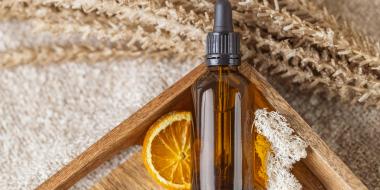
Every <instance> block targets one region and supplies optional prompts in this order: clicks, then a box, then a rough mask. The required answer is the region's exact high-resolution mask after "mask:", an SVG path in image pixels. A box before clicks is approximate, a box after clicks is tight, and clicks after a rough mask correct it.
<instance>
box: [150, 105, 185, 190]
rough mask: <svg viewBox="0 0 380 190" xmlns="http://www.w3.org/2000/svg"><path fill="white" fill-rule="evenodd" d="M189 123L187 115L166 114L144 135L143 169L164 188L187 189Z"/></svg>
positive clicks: (182, 113) (178, 113) (179, 113)
mask: <svg viewBox="0 0 380 190" xmlns="http://www.w3.org/2000/svg"><path fill="white" fill-rule="evenodd" d="M191 120H192V119H191V113H190V112H171V113H168V114H166V115H164V116H162V117H161V118H160V119H159V120H157V121H156V122H155V123H154V124H153V125H152V126H151V128H150V129H149V130H148V132H147V134H146V136H145V139H144V145H143V160H144V164H145V167H146V168H147V169H148V171H149V173H150V174H151V176H152V177H153V179H154V180H155V181H156V182H158V183H159V184H160V185H162V186H163V187H165V188H167V189H190V178H191V177H190V156H191V153H190V129H191V122H192V121H191Z"/></svg>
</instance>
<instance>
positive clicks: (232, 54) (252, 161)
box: [192, 0, 270, 190]
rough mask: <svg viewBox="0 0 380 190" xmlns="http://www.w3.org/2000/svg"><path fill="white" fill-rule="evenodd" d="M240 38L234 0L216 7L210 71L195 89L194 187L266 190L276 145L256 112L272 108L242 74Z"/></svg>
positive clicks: (210, 36) (197, 189)
mask: <svg viewBox="0 0 380 190" xmlns="http://www.w3.org/2000/svg"><path fill="white" fill-rule="evenodd" d="M239 40H240V39H239V34H238V33H235V32H233V27H232V11H231V6H230V4H229V2H228V0H218V1H217V2H216V6H215V23H214V31H213V32H210V33H209V34H208V36H207V66H208V67H207V72H206V73H205V74H204V75H203V76H202V77H200V78H199V79H198V80H197V81H196V83H195V84H194V85H193V87H192V94H193V99H194V106H195V122H194V126H193V129H192V189H193V190H221V189H226V190H251V189H265V187H266V183H267V179H268V177H267V175H266V163H265V161H266V158H267V154H268V152H269V151H270V145H269V143H268V142H267V141H266V139H265V138H264V137H263V136H261V135H258V134H257V133H256V130H255V128H253V120H254V111H255V110H257V109H258V108H270V105H269V104H268V103H267V102H266V101H265V99H264V97H263V96H262V95H261V94H260V92H259V91H258V90H257V89H256V87H255V86H254V85H253V84H251V83H250V82H249V81H248V80H247V79H246V78H245V77H244V76H243V75H242V74H240V73H239V70H238V66H239V64H240V54H239V51H240V50H239Z"/></svg>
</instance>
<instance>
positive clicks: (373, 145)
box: [0, 0, 380, 190]
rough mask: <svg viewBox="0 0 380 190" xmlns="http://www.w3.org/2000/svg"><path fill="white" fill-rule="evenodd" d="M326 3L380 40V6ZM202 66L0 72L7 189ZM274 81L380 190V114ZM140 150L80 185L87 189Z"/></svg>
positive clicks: (130, 63) (128, 63) (38, 175)
mask: <svg viewBox="0 0 380 190" xmlns="http://www.w3.org/2000/svg"><path fill="white" fill-rule="evenodd" d="M325 4H326V5H327V6H328V9H329V10H330V12H332V13H333V14H335V15H340V16H343V17H347V18H349V19H350V20H352V21H353V22H354V24H355V25H356V26H357V27H358V28H361V29H363V30H364V32H366V33H367V34H368V35H371V36H372V37H374V38H377V39H379V40H380V30H379V29H380V25H379V24H378V23H377V22H378V21H379V19H378V18H380V12H379V11H378V10H380V1H378V0H377V1H373V0H334V1H333V0H331V1H327V2H325ZM1 27H3V29H4V27H6V26H0V29H2V28H1ZM7 29H8V30H9V27H8V28H7ZM0 31H1V30H0ZM16 31H17V30H15V32H16ZM1 35H4V34H3V33H1V32H0V38H1ZM0 48H1V40H0ZM195 65H196V63H182V64H179V63H157V62H155V63H151V62H149V61H145V62H140V61H138V60H125V61H122V62H119V63H96V64H91V65H89V64H82V63H68V64H60V65H54V64H51V65H47V66H32V65H25V66H19V67H16V68H11V69H0V189H9V190H12V189H15V190H16V189H17V190H18V189H33V188H35V187H36V186H37V185H38V184H40V183H41V182H43V181H44V180H45V179H47V178H48V177H49V176H50V175H52V174H54V173H55V172H56V171H57V170H58V169H59V168H61V167H62V166H63V165H64V164H67V163H68V162H69V161H70V160H72V159H73V158H74V157H75V156H77V155H78V154H80V153H81V152H82V151H84V150H85V149H86V148H88V146H90V145H91V144H92V143H94V142H96V140H97V139H99V138H100V137H101V136H103V135H104V134H105V133H106V132H107V131H109V130H111V129H112V128H113V127H114V126H115V125H117V124H118V123H119V122H121V121H122V120H123V119H125V118H127V117H128V116H129V115H131V114H132V113H133V112H135V111H136V110H138V108H140V107H142V106H143V105H144V104H145V103H147V102H148V101H149V100H150V99H152V98H153V97H154V96H156V95H158V94H159V93H160V92H162V91H163V90H164V89H165V88H167V87H168V86H169V85H170V84H172V83H174V82H175V81H176V80H178V79H179V78H180V77H181V76H183V75H184V74H185V73H186V72H188V71H189V70H190V69H191V68H193V67H194V66H195ZM270 81H271V83H272V84H273V85H274V86H275V88H276V89H278V90H279V92H280V93H281V94H282V95H283V96H284V97H285V98H286V99H287V100H288V101H289V103H290V104H291V105H292V106H293V107H294V108H295V109H296V110H297V111H298V112H299V113H300V114H301V115H302V116H303V117H304V118H305V120H306V121H307V122H308V123H309V124H310V125H311V126H312V127H313V128H314V129H315V130H316V131H317V132H318V133H319V134H320V136H321V137H322V138H323V139H324V140H325V141H326V142H327V144H328V145H329V146H330V147H331V148H332V149H333V150H334V151H335V152H336V153H337V154H338V155H339V156H340V157H341V158H342V159H343V161H344V162H345V163H346V164H347V165H348V166H349V167H350V168H351V169H352V170H353V171H354V173H355V174H357V175H358V176H359V177H360V178H361V179H362V181H363V182H364V183H365V184H366V185H367V186H368V187H369V189H380V141H379V139H380V110H376V109H374V108H364V107H362V106H357V105H348V104H345V103H340V102H339V101H336V100H331V101H328V100H324V99H323V98H321V97H314V96H311V95H308V94H304V93H302V92H299V91H298V90H297V89H296V88H294V89H291V88H288V87H284V85H282V84H281V83H280V81H281V80H275V79H273V78H271V79H270ZM134 150H136V148H133V149H129V150H126V151H125V152H124V153H122V154H121V155H119V156H117V157H116V158H114V159H113V160H112V161H110V162H107V163H106V164H104V165H102V166H101V167H100V168H99V169H97V170H96V171H94V172H92V173H91V174H90V175H89V176H88V177H86V178H85V179H83V180H82V181H80V183H79V184H78V185H76V186H75V187H74V188H75V189H87V188H88V187H89V186H91V184H92V183H93V182H94V181H96V180H97V179H99V178H100V177H101V176H103V175H105V174H106V173H107V172H109V171H110V170H111V169H112V168H114V167H115V166H117V164H118V163H120V162H122V161H123V160H125V159H127V157H128V155H129V153H130V152H131V151H134Z"/></svg>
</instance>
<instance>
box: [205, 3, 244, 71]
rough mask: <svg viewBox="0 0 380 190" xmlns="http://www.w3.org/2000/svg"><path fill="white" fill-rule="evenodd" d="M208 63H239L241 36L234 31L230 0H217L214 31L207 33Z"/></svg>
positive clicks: (209, 64)
mask: <svg viewBox="0 0 380 190" xmlns="http://www.w3.org/2000/svg"><path fill="white" fill-rule="evenodd" d="M206 58H207V65H208V66H217V65H239V64H240V36H239V33H236V32H234V29H233V23H232V9H231V4H230V2H229V1H228V0H217V1H216V4H215V13H214V31H213V32H209V33H208V35H207V55H206Z"/></svg>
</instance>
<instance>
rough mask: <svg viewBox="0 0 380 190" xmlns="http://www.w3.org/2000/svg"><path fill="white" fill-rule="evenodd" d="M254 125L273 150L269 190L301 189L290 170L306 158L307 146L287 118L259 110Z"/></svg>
mask: <svg viewBox="0 0 380 190" xmlns="http://www.w3.org/2000/svg"><path fill="white" fill-rule="evenodd" d="M254 125H255V126H256V127H257V131H258V133H259V134H261V135H263V136H265V137H266V138H267V139H268V141H269V142H270V143H271V146H272V150H273V152H271V153H270V154H268V158H267V159H268V164H267V173H268V177H269V182H268V189H270V190H280V189H281V190H283V189H292V190H296V189H301V188H302V186H301V184H300V183H299V182H298V180H297V179H296V178H295V176H294V175H293V174H292V173H291V172H290V170H291V168H292V165H293V164H294V163H295V162H297V161H299V160H300V159H301V158H305V157H306V154H307V153H306V147H307V144H306V143H305V142H304V141H303V140H302V139H301V138H300V137H298V136H297V135H296V134H294V130H293V129H292V128H290V127H289V124H288V123H287V121H286V119H285V117H283V116H282V115H280V114H279V113H277V112H268V111H267V110H265V109H259V110H257V111H256V113H255V121H254Z"/></svg>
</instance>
